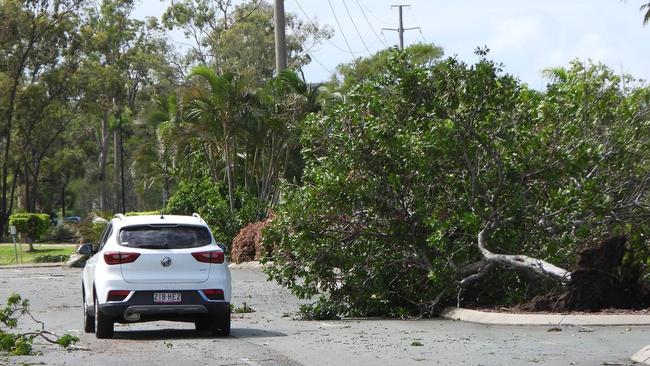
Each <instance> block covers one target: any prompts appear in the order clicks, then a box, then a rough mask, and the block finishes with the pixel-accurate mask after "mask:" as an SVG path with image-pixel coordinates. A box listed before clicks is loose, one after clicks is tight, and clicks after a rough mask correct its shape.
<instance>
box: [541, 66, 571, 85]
mask: <svg viewBox="0 0 650 366" xmlns="http://www.w3.org/2000/svg"><path fill="white" fill-rule="evenodd" d="M541 74H542V77H544V78H546V79H549V80H550V81H551V82H552V83H561V82H565V81H567V78H568V74H567V70H566V69H565V68H564V67H549V68H546V69H544V70H542V71H541Z"/></svg>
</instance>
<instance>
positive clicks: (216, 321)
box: [211, 307, 230, 337]
mask: <svg viewBox="0 0 650 366" xmlns="http://www.w3.org/2000/svg"><path fill="white" fill-rule="evenodd" d="M211 327H212V329H211V330H212V335H213V336H215V337H228V336H229V335H230V307H228V310H226V311H225V312H224V313H223V314H222V315H221V316H216V317H214V318H213V319H212V324H211Z"/></svg>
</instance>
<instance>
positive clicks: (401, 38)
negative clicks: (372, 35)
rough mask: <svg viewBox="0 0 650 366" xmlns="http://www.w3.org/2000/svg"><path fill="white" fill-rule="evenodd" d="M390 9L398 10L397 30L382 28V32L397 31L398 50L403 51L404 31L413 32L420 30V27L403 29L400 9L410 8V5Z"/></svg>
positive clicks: (392, 6)
mask: <svg viewBox="0 0 650 366" xmlns="http://www.w3.org/2000/svg"><path fill="white" fill-rule="evenodd" d="M390 7H391V9H392V8H398V9H399V28H397V29H395V28H382V29H383V30H390V31H397V33H399V49H400V50H403V49H404V31H407V30H413V29H420V27H415V28H404V22H403V20H402V9H403V8H410V7H411V5H391V6H390Z"/></svg>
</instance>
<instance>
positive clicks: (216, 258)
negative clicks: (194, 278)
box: [192, 250, 225, 263]
mask: <svg viewBox="0 0 650 366" xmlns="http://www.w3.org/2000/svg"><path fill="white" fill-rule="evenodd" d="M192 256H193V257H194V259H196V260H197V261H199V262H203V263H223V261H224V260H225V256H224V254H223V252H220V251H216V250H215V251H211V252H195V253H192Z"/></svg>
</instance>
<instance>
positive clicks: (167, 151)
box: [129, 92, 186, 205]
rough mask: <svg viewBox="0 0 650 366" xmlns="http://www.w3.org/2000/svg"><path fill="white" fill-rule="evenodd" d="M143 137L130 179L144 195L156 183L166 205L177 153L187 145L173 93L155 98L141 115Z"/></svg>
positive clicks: (132, 166) (137, 145)
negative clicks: (159, 186) (137, 184)
mask: <svg viewBox="0 0 650 366" xmlns="http://www.w3.org/2000/svg"><path fill="white" fill-rule="evenodd" d="M136 123H140V124H144V125H145V128H143V129H142V131H144V135H145V136H144V137H143V138H142V139H141V140H142V141H139V142H138V144H136V149H135V151H134V154H133V163H132V164H131V167H130V169H129V171H130V173H131V176H132V177H133V178H134V179H135V180H136V181H139V182H141V183H142V186H141V187H140V189H141V190H142V191H141V192H142V193H144V191H146V190H147V189H149V188H150V187H151V186H152V185H154V184H155V183H159V184H160V185H161V187H162V203H163V205H164V204H165V203H166V202H167V200H168V198H169V192H170V184H171V177H172V175H173V172H174V170H175V168H176V165H177V161H178V160H179V159H178V154H179V150H180V149H181V148H182V147H183V143H184V142H185V141H186V139H185V138H183V136H182V130H181V128H180V118H179V113H178V103H177V99H176V94H175V93H174V92H172V93H170V94H169V95H166V96H165V95H158V96H154V98H153V103H152V104H151V107H150V108H149V109H147V110H146V111H145V112H144V118H143V119H142V121H140V122H136Z"/></svg>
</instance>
